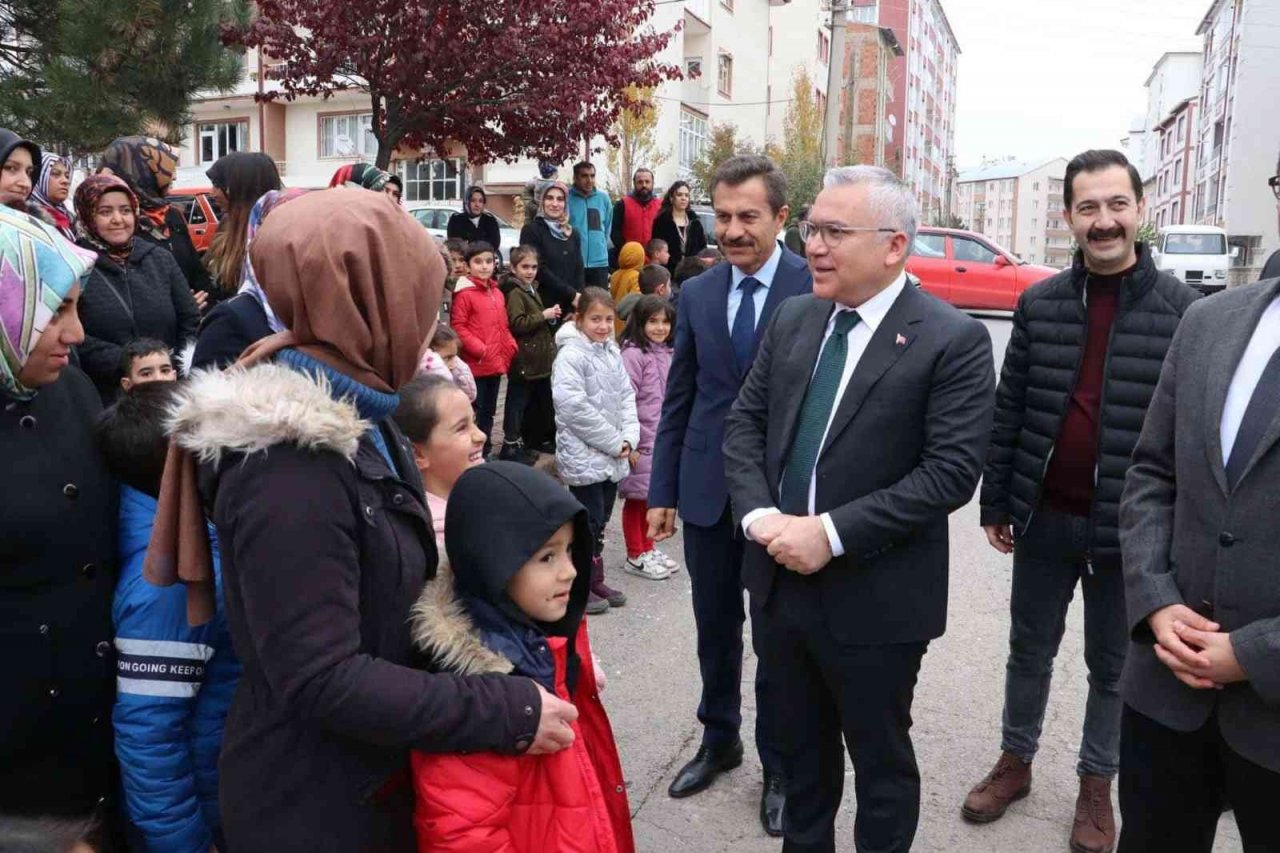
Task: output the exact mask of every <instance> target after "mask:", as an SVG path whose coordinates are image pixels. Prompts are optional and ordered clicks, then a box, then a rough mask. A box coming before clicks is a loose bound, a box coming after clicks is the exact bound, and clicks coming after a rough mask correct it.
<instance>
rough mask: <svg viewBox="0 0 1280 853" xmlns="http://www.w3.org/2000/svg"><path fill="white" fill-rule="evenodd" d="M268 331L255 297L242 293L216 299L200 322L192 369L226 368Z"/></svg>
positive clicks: (269, 328)
mask: <svg viewBox="0 0 1280 853" xmlns="http://www.w3.org/2000/svg"><path fill="white" fill-rule="evenodd" d="M270 334H271V324H270V323H268V322H267V312H265V311H263V310H262V303H261V302H259V301H258V300H257V298H256V297H254V296H251V295H249V294H247V293H241V294H239V295H238V296H233V297H231V298H230V299H228V300H226V301H224V302H219V303H218V304H217V305H216V306H214V308H213V310H211V311H210V312H209V313H208V314H205V315H204V320H203V321H202V322H201V323H200V333H199V335H197V336H196V351H195V353H194V354H193V355H192V356H191V369H192V370H200V369H202V368H211V367H212V368H217V369H218V370H222V369H223V368H226V367H229V366H230V365H232V364H234V363H235V361H236V360H237V359H239V358H240V355H241V353H243V352H244V351H245V350H246V349H248V348H249V347H250V345H252V344H255V343H257V342H258V341H260V340H262V339H263V338H265V337H266V336H267V335H270Z"/></svg>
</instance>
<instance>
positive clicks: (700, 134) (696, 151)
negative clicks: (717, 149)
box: [680, 108, 707, 177]
mask: <svg viewBox="0 0 1280 853" xmlns="http://www.w3.org/2000/svg"><path fill="white" fill-rule="evenodd" d="M706 150H707V117H706V116H704V115H702V114H700V113H695V112H693V111H692V110H689V109H685V108H681V110H680V174H681V175H682V176H684V177H688V176H689V175H690V174H691V173H692V172H693V166H694V164H695V163H697V162H698V158H700V157H701V156H702V152H703V151H706Z"/></svg>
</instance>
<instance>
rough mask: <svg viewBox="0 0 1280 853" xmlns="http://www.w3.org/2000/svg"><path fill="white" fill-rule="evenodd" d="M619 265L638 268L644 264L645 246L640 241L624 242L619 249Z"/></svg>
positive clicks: (625, 268)
mask: <svg viewBox="0 0 1280 853" xmlns="http://www.w3.org/2000/svg"><path fill="white" fill-rule="evenodd" d="M618 266H619V268H621V269H624V270H638V269H640V268H641V267H642V266H644V246H642V245H640V244H639V243H635V242H632V243H624V244H623V245H622V248H621V249H620V250H619V251H618Z"/></svg>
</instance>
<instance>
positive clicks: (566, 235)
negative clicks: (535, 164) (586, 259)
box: [520, 181, 586, 314]
mask: <svg viewBox="0 0 1280 853" xmlns="http://www.w3.org/2000/svg"><path fill="white" fill-rule="evenodd" d="M568 198H569V188H568V187H566V186H565V185H564V182H563V181H550V182H548V183H547V184H545V185H544V186H543V187H542V190H541V194H540V195H539V196H538V215H537V216H536V217H534V220H533V221H532V222H530V223H528V224H526V225H525V226H524V228H522V229H520V245H521V246H533V247H534V248H535V249H537V250H538V282H539V284H540V285H541V286H542V301H543V303H544V304H546V305H548V306H550V305H551V304H552V303H553V302H554V303H556V304H558V305H559V306H560V310H561V311H562V312H564V313H565V314H569V313H570V312H571V311H573V304H574V301H575V300H576V299H577V298H578V294H579V293H581V292H582V289H583V288H584V287H586V278H585V276H586V273H585V271H584V270H583V267H582V250H581V249H580V248H579V246H580V244H579V242H578V241H579V239H580V238H579V236H578V234H577V233H576V232H575V231H574V230H573V226H571V225H570V224H569V207H568V204H567V200H568Z"/></svg>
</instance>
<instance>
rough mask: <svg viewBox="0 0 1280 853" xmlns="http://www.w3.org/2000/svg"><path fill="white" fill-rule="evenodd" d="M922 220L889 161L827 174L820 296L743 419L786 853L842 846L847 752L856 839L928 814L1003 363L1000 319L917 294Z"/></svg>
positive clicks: (890, 835) (866, 846)
mask: <svg viewBox="0 0 1280 853" xmlns="http://www.w3.org/2000/svg"><path fill="white" fill-rule="evenodd" d="M916 216H917V214H916V204H915V199H914V197H913V195H912V193H911V190H910V188H908V187H907V186H906V185H904V184H903V183H902V181H900V180H899V179H898V178H897V177H895V176H894V175H893V174H892V173H891V172H889V171H887V170H885V169H881V168H877V167H874V166H850V167H844V168H839V169H833V170H831V171H830V172H828V173H827V176H826V179H825V181H824V188H823V190H822V192H821V194H820V195H819V196H818V198H817V200H816V201H815V202H814V204H813V208H812V209H811V211H810V213H809V218H808V220H806V221H804V222H801V223H800V236H801V237H803V238H804V240H805V251H806V254H807V255H808V259H809V266H810V269H811V270H812V272H813V294H812V295H805V296H798V297H795V298H793V299H789V300H787V301H786V302H784V303H783V304H782V305H780V306H778V309H777V311H776V313H775V314H774V317H773V320H772V322H770V324H769V328H768V330H767V331H766V332H765V335H764V340H763V341H762V342H761V344H760V349H759V352H758V354H757V355H756V360H755V363H754V365H753V366H752V368H751V372H750V374H749V375H748V376H747V380H746V382H745V383H744V384H743V387H742V391H741V392H740V393H739V394H738V399H737V401H736V402H735V403H734V405H733V410H732V411H731V412H730V414H729V418H728V420H727V422H726V425H725V441H724V458H725V474H726V476H727V478H728V482H729V493H730V496H731V503H732V506H733V513H734V520H735V522H736V523H737V524H738V525H740V529H741V530H742V531H743V532H744V533H745V535H746V537H747V544H746V549H745V551H746V553H745V556H744V559H743V567H742V577H743V582H744V583H745V585H746V587H747V589H748V591H749V592H750V593H751V612H752V625H753V631H754V634H753V636H754V641H755V648H756V653H757V655H758V656H759V658H760V665H761V667H763V668H765V669H766V670H767V671H768V672H769V674H770V679H771V682H770V688H771V689H770V690H769V691H768V692H767V693H766V694H765V696H764V697H763V698H764V699H765V700H766V701H768V702H772V703H774V707H773V712H772V717H773V718H774V719H777V720H783V721H785V725H784V727H783V730H782V734H783V745H784V749H783V752H782V754H783V766H784V768H785V769H786V775H787V819H786V821H785V826H784V831H785V835H786V843H785V845H784V846H783V850H784V851H788V853H802V851H803V853H831V851H834V850H835V829H834V827H835V818H836V814H837V812H838V810H839V808H840V801H841V796H842V793H843V787H844V750H843V749H842V748H841V747H842V745H843V747H844V749H847V750H848V752H849V756H850V758H851V759H852V760H853V769H854V786H855V789H856V792H857V801H858V814H857V819H856V821H855V825H854V837H855V843H856V846H857V849H858V850H877V851H885V853H889V852H890V851H900V852H901V853H905V851H907V850H910V849H911V843H912V840H913V838H914V837H915V831H916V825H917V823H918V820H919V812H920V773H919V770H918V768H917V766H916V760H915V752H914V750H913V748H912V744H911V735H910V729H911V702H912V698H913V695H914V691H915V683H916V676H917V674H918V673H919V670H920V663H921V660H922V659H923V657H924V654H925V650H926V649H927V648H928V645H929V641H930V640H933V639H935V638H937V637H940V636H941V635H942V633H943V630H944V628H945V626H946V615H947V574H948V562H949V554H948V545H949V543H948V535H947V515H948V514H949V513H950V512H952V511H953V510H955V509H958V508H959V507H961V506H963V505H964V504H965V503H966V502H968V500H969V499H970V497H972V495H973V491H974V488H975V487H976V486H977V483H978V475H979V474H980V473H981V471H982V460H983V457H984V454H985V451H986V443H987V436H988V434H989V432H990V427H991V408H992V391H993V386H994V385H995V366H994V364H993V362H992V356H991V339H990V336H989V335H988V334H987V330H986V327H985V326H983V324H982V323H980V322H979V321H977V320H975V319H973V318H971V317H968V316H967V315H965V314H962V313H961V312H959V311H957V310H956V309H955V308H952V307H951V306H950V305H947V304H946V303H944V302H942V301H940V300H937V299H934V298H933V297H932V296H929V295H928V294H926V293H923V292H921V291H920V290H918V289H916V288H915V287H911V286H908V284H907V279H906V274H905V272H904V266H905V264H906V261H907V255H908V254H909V252H910V249H911V243H912V240H913V238H914V237H915V231H916ZM682 310H683V305H682ZM842 741H843V744H842Z"/></svg>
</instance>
